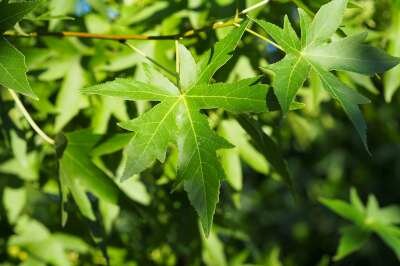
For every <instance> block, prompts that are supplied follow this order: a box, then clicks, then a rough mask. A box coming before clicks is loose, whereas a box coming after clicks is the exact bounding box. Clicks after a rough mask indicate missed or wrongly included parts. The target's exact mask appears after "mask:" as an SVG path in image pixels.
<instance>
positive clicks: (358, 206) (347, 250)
mask: <svg viewBox="0 0 400 266" xmlns="http://www.w3.org/2000/svg"><path fill="white" fill-rule="evenodd" d="M320 201H321V203H322V204H324V205H325V206H326V207H328V208H329V209H330V210H332V211H333V212H335V213H336V214H338V215H339V216H341V217H343V218H345V219H347V220H349V221H350V222H352V223H353V225H351V226H347V227H344V228H343V230H342V232H341V233H342V234H341V239H340V243H339V247H338V250H337V252H336V256H335V260H341V259H343V258H344V257H346V256H348V255H350V254H351V253H353V252H355V251H357V250H359V249H360V248H361V247H362V246H363V245H364V244H365V243H366V242H367V240H368V239H369V237H370V236H371V234H372V233H376V234H377V235H378V236H379V237H380V238H382V240H383V241H384V242H385V243H386V244H387V245H388V246H389V247H390V248H391V249H392V250H393V251H394V252H395V253H396V255H397V257H398V258H399V259H400V228H399V226H398V225H399V224H400V208H399V207H398V206H393V205H392V206H388V207H384V208H380V207H379V203H378V201H377V199H376V198H375V196H373V195H370V196H369V197H368V202H367V204H366V206H365V205H364V204H363V203H362V201H361V199H360V197H359V196H358V193H357V191H356V190H355V189H351V191H350V203H347V202H344V201H342V200H335V199H326V198H322V199H321V200H320Z"/></svg>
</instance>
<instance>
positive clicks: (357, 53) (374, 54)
mask: <svg viewBox="0 0 400 266" xmlns="http://www.w3.org/2000/svg"><path fill="white" fill-rule="evenodd" d="M346 6H347V0H333V1H331V2H329V3H328V4H326V5H324V6H322V7H321V9H320V10H319V11H318V13H317V14H316V15H315V17H314V19H311V18H310V17H309V16H308V15H307V14H306V13H305V12H304V11H303V10H301V9H299V17H300V28H301V38H299V37H298V36H297V34H296V32H295V30H294V29H293V27H292V25H291V23H290V21H289V19H288V18H287V17H285V21H284V26H283V28H280V27H278V26H276V25H274V24H271V23H269V22H266V21H262V20H256V23H257V24H258V25H259V26H260V27H261V28H263V29H264V30H265V31H266V32H267V33H268V34H269V35H270V36H271V37H272V38H273V39H274V40H275V41H276V43H277V44H278V45H279V46H280V47H281V48H282V50H284V52H285V53H286V56H285V57H284V58H283V59H282V60H281V61H279V62H277V63H275V64H272V65H270V66H269V67H268V69H270V70H271V71H272V72H273V73H274V74H275V75H274V79H273V83H272V85H273V87H274V91H275V94H276V96H277V98H278V101H279V103H280V105H281V107H282V110H283V112H284V113H287V112H288V111H289V108H290V105H291V104H292V102H293V101H294V99H295V97H296V94H297V92H298V90H299V89H300V88H301V87H302V86H303V83H304V82H305V81H306V79H307V77H308V74H309V72H310V71H311V70H312V71H315V73H316V74H317V75H318V76H319V78H320V79H321V81H322V83H323V84H324V87H325V89H326V90H327V91H328V92H329V93H330V94H331V95H332V97H333V98H335V99H336V100H337V101H338V102H339V103H340V104H341V106H342V107H343V109H344V111H345V112H346V114H347V115H348V116H349V118H350V120H351V121H352V122H353V124H354V126H355V128H356V130H357V132H358V134H359V135H360V137H361V139H362V141H363V143H364V145H365V147H366V148H367V149H368V146H367V135H366V128H367V127H366V124H365V121H364V118H363V116H362V113H361V111H360V109H359V106H358V105H359V104H365V103H368V102H369V100H368V99H367V98H365V97H364V96H362V95H361V94H359V93H358V92H356V91H354V90H351V89H350V88H348V87H347V86H346V85H344V84H343V83H342V82H341V81H340V80H339V79H338V78H337V77H336V76H335V75H333V74H332V73H330V71H331V70H339V71H351V72H356V73H361V74H365V75H373V74H376V73H382V72H385V71H386V70H388V69H390V68H392V67H394V66H395V65H397V64H398V63H399V59H398V58H395V57H392V56H388V55H386V54H385V53H384V52H383V51H381V50H379V49H377V48H374V47H372V46H369V45H366V44H364V43H363V42H364V40H365V38H366V34H358V35H355V36H349V37H346V38H341V39H339V40H336V39H335V40H333V41H332V42H328V41H330V40H331V38H332V36H333V35H334V33H335V32H336V31H337V29H338V28H339V26H340V24H341V22H342V19H343V15H344V11H345V9H346Z"/></svg>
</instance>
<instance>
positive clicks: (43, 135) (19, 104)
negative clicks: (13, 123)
mask: <svg viewBox="0 0 400 266" xmlns="http://www.w3.org/2000/svg"><path fill="white" fill-rule="evenodd" d="M8 91H9V93H10V94H11V96H12V98H13V99H14V101H15V104H16V106H17V107H18V109H19V110H20V111H21V113H22V115H23V116H24V117H25V119H26V120H27V121H28V123H29V125H30V126H31V127H32V129H33V130H34V131H35V132H36V133H37V134H38V135H39V136H40V137H41V138H42V139H43V140H44V141H46V142H47V143H49V144H51V145H54V144H55V143H56V142H55V140H54V139H52V138H50V137H49V136H48V135H47V134H46V133H44V132H43V130H42V129H41V128H40V127H39V126H38V125H37V124H36V122H35V121H34V120H33V119H32V117H31V115H30V114H29V112H28V111H27V110H26V108H25V106H24V105H23V103H22V102H21V100H20V99H19V98H18V95H17V94H16V93H15V92H14V91H13V90H10V89H8Z"/></svg>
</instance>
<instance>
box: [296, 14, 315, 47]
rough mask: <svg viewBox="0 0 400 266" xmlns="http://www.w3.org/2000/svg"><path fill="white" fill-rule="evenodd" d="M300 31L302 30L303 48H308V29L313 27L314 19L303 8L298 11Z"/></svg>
mask: <svg viewBox="0 0 400 266" xmlns="http://www.w3.org/2000/svg"><path fill="white" fill-rule="evenodd" d="M298 12H299V20H300V30H301V48H304V47H306V46H307V39H308V29H309V28H310V26H311V23H312V18H311V17H310V16H309V15H308V14H307V13H306V12H305V11H304V10H303V9H301V8H299V9H298Z"/></svg>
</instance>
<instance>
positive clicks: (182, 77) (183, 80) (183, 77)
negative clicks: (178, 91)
mask: <svg viewBox="0 0 400 266" xmlns="http://www.w3.org/2000/svg"><path fill="white" fill-rule="evenodd" d="M179 62H180V65H179V82H180V86H181V88H182V90H183V91H186V90H187V89H189V88H190V86H191V85H192V84H193V82H195V81H196V78H197V65H196V61H195V60H194V58H193V56H192V54H191V53H190V52H189V50H187V49H186V47H185V46H183V45H182V44H180V45H179Z"/></svg>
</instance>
